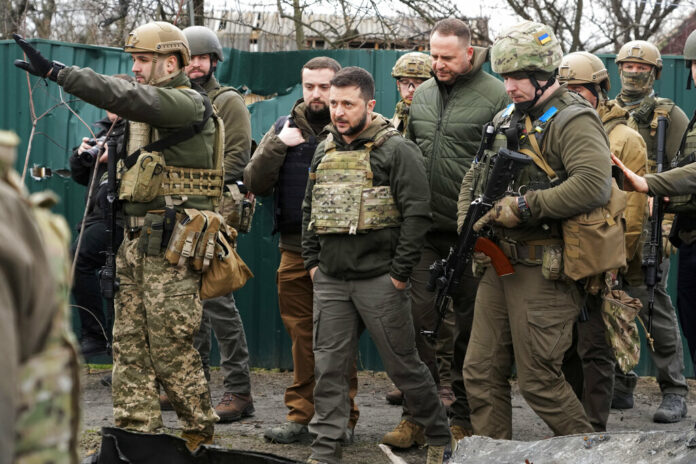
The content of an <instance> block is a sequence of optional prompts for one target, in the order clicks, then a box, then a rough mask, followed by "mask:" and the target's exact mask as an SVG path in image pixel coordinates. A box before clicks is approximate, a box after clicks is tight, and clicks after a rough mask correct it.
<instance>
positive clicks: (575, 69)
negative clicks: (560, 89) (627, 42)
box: [558, 52, 611, 92]
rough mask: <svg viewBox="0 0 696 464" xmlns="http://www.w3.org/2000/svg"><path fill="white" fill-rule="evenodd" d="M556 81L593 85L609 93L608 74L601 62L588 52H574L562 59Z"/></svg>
mask: <svg viewBox="0 0 696 464" xmlns="http://www.w3.org/2000/svg"><path fill="white" fill-rule="evenodd" d="M558 80H559V81H560V82H565V83H567V84H595V85H597V86H598V87H599V88H601V89H603V90H604V91H605V92H607V91H609V88H610V86H611V84H610V83H609V72H608V71H607V68H606V67H605V66H604V63H603V62H602V60H600V59H599V58H598V57H597V56H595V55H593V54H592V53H588V52H574V53H570V54H568V55H566V56H564V57H563V60H561V65H560V66H559V67H558Z"/></svg>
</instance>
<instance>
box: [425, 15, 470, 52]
mask: <svg viewBox="0 0 696 464" xmlns="http://www.w3.org/2000/svg"><path fill="white" fill-rule="evenodd" d="M436 32H437V33H438V34H440V35H456V36H457V37H459V39H460V40H461V41H462V42H464V43H465V44H467V45H468V44H469V43H470V41H471V29H469V26H468V24H466V23H465V22H464V21H462V20H461V19H457V18H447V19H442V20H440V21H438V22H437V23H435V25H434V26H433V30H432V31H430V37H432V36H433V34H435V33H436Z"/></svg>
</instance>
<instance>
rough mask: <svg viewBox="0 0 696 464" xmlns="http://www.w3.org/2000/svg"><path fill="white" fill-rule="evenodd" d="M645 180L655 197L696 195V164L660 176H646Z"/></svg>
mask: <svg viewBox="0 0 696 464" xmlns="http://www.w3.org/2000/svg"><path fill="white" fill-rule="evenodd" d="M645 180H646V181H647V182H648V190H649V192H650V194H651V195H654V196H670V195H687V194H696V163H691V164H687V165H686V166H683V167H681V168H675V169H670V170H669V171H666V172H661V173H660V174H646V175H645Z"/></svg>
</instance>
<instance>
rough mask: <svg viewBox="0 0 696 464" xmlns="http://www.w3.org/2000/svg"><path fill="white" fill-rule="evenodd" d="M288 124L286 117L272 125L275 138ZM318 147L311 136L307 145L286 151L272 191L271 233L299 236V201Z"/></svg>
mask: <svg viewBox="0 0 696 464" xmlns="http://www.w3.org/2000/svg"><path fill="white" fill-rule="evenodd" d="M287 120H288V117H287V116H286V117H282V118H280V119H278V121H277V122H276V124H275V131H276V134H277V133H278V132H280V130H281V129H282V128H283V126H284V125H285V121H287ZM318 144H319V142H318V141H317V139H316V137H314V136H310V137H309V138H308V140H307V141H306V142H304V143H301V144H299V145H297V146H294V147H288V150H287V152H286V154H285V161H284V162H283V165H282V166H281V167H280V172H279V174H278V184H277V186H276V189H275V228H274V231H279V232H280V233H282V234H299V233H300V232H301V231H302V200H304V196H305V189H306V188H307V178H308V176H309V167H310V165H311V164H312V158H313V157H314V151H315V150H316V149H317V145H318Z"/></svg>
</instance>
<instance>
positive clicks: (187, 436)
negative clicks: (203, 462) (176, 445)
mask: <svg viewBox="0 0 696 464" xmlns="http://www.w3.org/2000/svg"><path fill="white" fill-rule="evenodd" d="M181 438H183V439H184V440H186V447H187V448H188V449H189V451H191V452H193V451H196V449H198V447H199V446H201V445H212V444H213V436H212V435H208V434H204V433H198V432H183V433H182V434H181Z"/></svg>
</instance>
